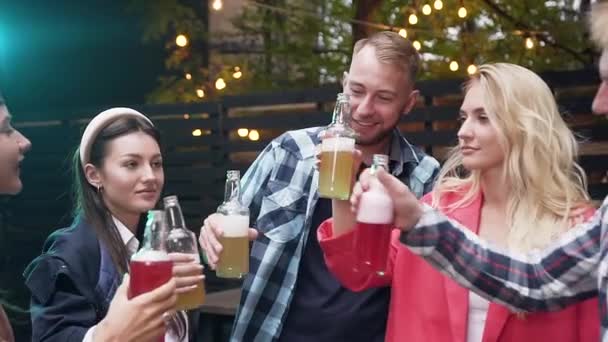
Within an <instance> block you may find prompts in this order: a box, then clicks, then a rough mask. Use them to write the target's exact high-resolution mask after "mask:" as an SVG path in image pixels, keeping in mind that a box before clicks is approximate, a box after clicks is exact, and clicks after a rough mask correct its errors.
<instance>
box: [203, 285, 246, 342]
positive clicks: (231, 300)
mask: <svg viewBox="0 0 608 342" xmlns="http://www.w3.org/2000/svg"><path fill="white" fill-rule="evenodd" d="M240 300H241V289H240V288H238V289H230V290H226V291H219V292H213V293H209V294H207V297H206V298H205V304H203V305H202V306H201V307H200V308H199V311H200V313H201V319H200V322H201V329H199V334H197V335H198V336H197V338H196V340H197V341H204V342H223V341H228V339H229V334H230V329H231V328H232V323H233V321H234V316H235V315H236V309H237V307H238V305H239V301H240Z"/></svg>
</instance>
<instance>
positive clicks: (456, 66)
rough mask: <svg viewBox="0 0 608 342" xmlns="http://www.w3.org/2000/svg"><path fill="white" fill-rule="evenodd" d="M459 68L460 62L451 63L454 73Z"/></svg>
mask: <svg viewBox="0 0 608 342" xmlns="http://www.w3.org/2000/svg"><path fill="white" fill-rule="evenodd" d="M458 67H459V66H458V62H456V61H451V62H450V70H452V71H458Z"/></svg>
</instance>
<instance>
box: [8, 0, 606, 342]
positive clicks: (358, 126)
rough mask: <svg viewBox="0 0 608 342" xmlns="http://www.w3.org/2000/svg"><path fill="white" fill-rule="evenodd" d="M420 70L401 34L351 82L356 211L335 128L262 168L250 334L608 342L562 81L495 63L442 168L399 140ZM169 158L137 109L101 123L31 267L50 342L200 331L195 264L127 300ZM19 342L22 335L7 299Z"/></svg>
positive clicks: (12, 180)
mask: <svg viewBox="0 0 608 342" xmlns="http://www.w3.org/2000/svg"><path fill="white" fill-rule="evenodd" d="M590 23H591V25H590V26H591V33H592V38H593V40H594V42H595V43H597V45H598V47H599V48H600V49H601V50H602V54H601V57H600V60H599V73H600V76H601V80H602V83H601V85H600V87H599V89H598V91H597V94H596V96H595V99H594V101H593V108H592V110H593V112H594V113H596V114H600V115H602V114H603V115H607V116H608V2H606V1H598V2H596V3H594V5H593V6H592V9H591V12H590ZM419 64H420V59H419V55H418V53H417V52H416V50H415V49H414V47H413V46H412V44H411V43H410V42H409V41H408V40H406V39H403V38H402V37H401V36H399V35H398V34H396V33H394V32H390V31H382V32H378V33H375V34H373V35H371V36H369V37H368V38H365V39H362V40H360V41H358V42H357V43H356V44H355V46H354V51H353V55H352V61H351V64H350V68H349V70H348V71H347V72H345V73H344V78H343V86H344V93H346V94H348V95H349V98H350V105H351V107H352V113H351V127H352V128H353V129H354V131H355V132H356V134H357V138H356V147H357V151H356V152H355V154H356V158H355V163H354V165H353V169H354V170H356V174H357V177H356V179H355V180H353V183H354V184H353V191H352V193H353V194H352V196H351V198H350V200H347V201H341V200H331V199H325V198H320V197H319V195H318V191H317V190H318V169H317V164H318V160H317V153H316V151H317V146H318V145H319V144H320V133H321V132H322V131H323V127H314V128H307V129H302V130H296V131H289V132H286V133H284V134H283V135H281V136H279V137H278V138H276V139H274V140H273V141H272V142H271V143H270V144H269V145H268V146H267V147H266V148H265V149H264V150H263V151H262V152H261V153H260V154H259V155H258V157H257V158H256V160H255V161H254V163H253V164H252V165H251V166H250V168H249V170H248V171H247V173H246V174H245V175H244V177H243V178H242V181H241V187H242V189H241V190H242V192H241V196H242V198H241V200H242V203H243V204H244V205H245V206H247V207H248V208H249V210H250V218H251V225H250V226H251V228H250V229H249V238H250V239H251V240H252V248H251V255H250V271H249V274H248V275H247V276H246V277H245V280H244V283H243V287H242V295H241V302H240V305H239V308H238V311H237V313H236V317H235V321H234V326H233V329H232V333H231V341H288V342H299V341H320V342H326V341H327V342H329V341H332V342H334V341H349V342H350V341H355V342H356V341H361V342H363V341H365V342H376V341H378V342H379V341H389V342H398V341H430V342H446V341H463V342H464V341H466V342H481V341H484V342H487V341H503V342H509V341H531V340H533V339H539V338H543V339H547V340H550V341H557V342H560V341H563V342H577V341H578V342H584V341H598V340H601V341H606V342H608V330H606V329H608V312H607V310H608V302H607V300H608V298H607V297H606V291H607V286H608V257H607V254H608V241H606V239H605V238H604V235H605V234H606V233H607V230H608V222H607V221H608V198H607V200H605V201H604V203H603V204H602V206H601V207H600V208H599V209H597V210H596V208H595V207H594V206H593V203H592V202H591V200H590V198H589V195H588V194H587V191H586V188H587V184H586V177H585V173H584V171H583V170H582V169H581V167H580V166H579V165H578V164H577V162H576V160H577V157H578V144H577V141H576V139H575V136H574V134H573V133H572V131H571V130H570V129H569V128H568V126H567V125H566V123H565V122H564V120H563V118H562V116H561V115H560V113H559V111H558V106H557V104H556V102H555V98H554V96H553V94H552V92H551V89H550V88H549V87H548V86H547V84H545V82H544V81H543V80H542V79H541V78H540V77H539V76H538V75H536V74H535V73H534V72H532V71H530V70H528V69H526V68H524V67H521V66H517V65H514V64H508V63H492V64H485V65H482V66H480V67H479V69H478V71H477V72H476V73H475V74H474V75H472V76H471V78H470V79H469V80H468V81H467V82H466V83H465V86H464V100H463V103H462V105H461V107H460V112H459V119H460V122H461V126H460V129H459V130H458V146H456V147H455V148H454V149H453V150H452V152H451V153H450V155H449V157H448V158H447V160H446V161H445V163H444V164H443V166H442V167H440V165H439V163H438V162H437V161H436V160H435V159H434V158H433V157H431V156H429V155H427V154H425V153H424V151H423V150H422V149H420V148H418V147H416V146H413V145H411V144H410V143H409V142H408V141H407V140H406V138H405V137H404V136H402V135H401V133H400V132H399V130H398V129H397V125H398V123H399V121H400V119H401V117H402V116H403V115H407V113H409V112H410V111H411V110H412V108H413V107H414V106H415V104H416V102H417V98H418V91H417V90H416V89H415V80H416V75H417V73H418V69H419ZM10 121H11V116H10V114H9V112H8V109H7V107H6V104H5V103H4V101H3V100H2V97H1V96H0V193H2V194H9V195H13V194H17V193H19V192H20V190H21V188H22V184H21V180H20V177H19V169H20V163H21V161H22V160H23V158H24V156H25V155H26V153H27V151H28V150H29V149H30V148H31V143H30V142H29V140H28V139H27V138H26V137H24V136H23V135H22V134H21V133H19V132H18V131H17V130H15V129H14V128H13V127H12V126H11V123H10ZM161 150H162V149H161V144H160V134H159V131H158V130H157V128H156V127H155V126H154V123H152V121H151V120H150V119H148V118H147V117H146V116H145V115H144V114H142V113H140V112H137V111H135V110H133V109H129V108H113V109H109V110H107V111H104V112H102V113H100V114H98V115H97V116H96V117H95V118H94V119H93V120H91V122H90V123H89V124H88V125H87V127H86V129H85V131H84V134H83V136H82V139H81V143H80V146H79V149H78V151H77V152H76V153H75V154H74V157H73V163H72V173H73V182H74V184H73V185H74V210H73V213H74V221H73V223H72V225H71V226H70V227H67V228H62V229H59V230H57V231H55V232H54V233H52V234H51V235H50V236H49V238H48V239H47V241H46V242H45V245H44V247H43V251H42V254H41V255H40V256H39V257H37V258H36V259H35V260H34V261H32V263H31V264H30V265H29V266H28V267H27V269H26V270H25V272H24V280H25V286H26V287H27V288H28V289H29V291H30V292H31V305H30V314H31V322H32V339H33V341H58V342H59V341H61V342H64V341H87V342H88V341H151V340H155V339H156V338H157V337H158V336H159V335H162V334H163V332H164V333H165V341H194V340H196V338H197V336H196V331H198V324H199V314H198V312H197V310H191V311H188V312H181V311H175V309H174V306H175V302H176V295H177V293H180V292H182V291H188V290H189V289H191V288H192V287H193V286H196V284H197V283H200V282H201V281H203V276H202V267H201V266H200V265H198V264H197V263H195V262H192V261H193V260H189V259H186V258H184V257H183V256H173V261H174V266H173V278H172V279H171V280H170V281H169V282H167V283H165V284H164V285H162V286H160V287H158V288H157V289H155V290H153V291H151V292H148V293H146V294H143V295H140V296H138V297H135V298H132V299H129V298H128V285H129V277H128V261H129V258H130V256H131V255H132V254H133V253H134V252H135V251H136V250H137V248H138V245H139V241H141V240H142V234H143V224H144V223H145V222H144V218H145V216H144V215H145V213H146V212H147V211H148V210H151V209H153V208H155V206H156V204H157V202H158V200H159V198H160V196H161V193H162V189H163V185H164V172H163V162H162V160H163V156H162V153H161ZM374 154H386V155H388V156H389V167H388V170H380V171H379V172H378V173H377V175H376V176H377V178H378V179H379V181H380V182H381V183H382V184H383V185H384V187H385V188H386V189H387V191H388V194H389V196H390V197H391V199H392V201H393V203H394V222H393V224H392V225H393V226H394V229H393V230H392V236H391V243H390V248H389V249H388V250H386V253H387V255H388V264H387V266H386V273H385V274H383V275H379V274H377V273H371V272H370V273H366V272H361V271H358V272H355V271H353V267H352V264H353V262H354V251H353V250H352V245H353V239H354V227H355V217H356V213H357V209H358V204H359V200H360V198H361V196H362V194H363V193H365V191H367V190H368V189H369V184H370V180H371V177H372V176H371V175H370V172H369V170H368V169H366V166H369V165H370V164H371V160H372V156H373V155H374ZM376 176H374V177H376ZM222 233H223V232H222V230H221V228H220V227H219V226H218V216H217V214H212V215H210V216H208V217H207V218H206V219H204V221H203V226H202V227H201V230H200V235H199V242H200V247H201V248H202V251H203V252H204V254H205V257H206V258H205V259H206V260H207V263H208V265H209V267H211V268H212V269H214V268H215V267H216V266H217V263H218V261H219V260H220V258H221V254H222V253H221V252H222V245H221V243H220V237H221V236H222ZM192 274H200V275H198V276H192ZM446 275H447V276H446ZM0 341H3V342H4V341H9V342H12V341H14V336H13V333H12V330H11V327H10V324H9V322H8V319H7V318H6V315H5V313H4V311H3V310H2V309H1V307H0Z"/></svg>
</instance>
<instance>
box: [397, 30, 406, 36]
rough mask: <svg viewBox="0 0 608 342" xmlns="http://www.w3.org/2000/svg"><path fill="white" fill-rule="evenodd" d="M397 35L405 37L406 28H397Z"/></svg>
mask: <svg viewBox="0 0 608 342" xmlns="http://www.w3.org/2000/svg"><path fill="white" fill-rule="evenodd" d="M399 35H400V36H401V37H403V38H407V30H406V29H401V30H399Z"/></svg>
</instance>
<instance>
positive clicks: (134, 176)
mask: <svg viewBox="0 0 608 342" xmlns="http://www.w3.org/2000/svg"><path fill="white" fill-rule="evenodd" d="M73 172H74V195H75V205H74V217H75V218H74V222H73V224H72V225H71V226H70V227H68V228H64V229H60V230H58V231H56V232H54V233H53V234H51V236H50V237H49V238H48V240H47V241H46V243H45V246H44V249H43V253H42V255H41V256H39V257H38V258H36V259H35V260H34V261H33V262H32V263H31V264H30V266H28V268H27V270H26V272H25V277H26V285H27V287H28V288H29V289H30V291H31V293H32V298H31V318H32V339H33V340H34V341H58V342H59V341H61V342H65V341H132V340H135V341H148V340H150V339H154V338H155V337H157V336H159V335H162V331H164V330H165V325H168V326H169V329H166V334H165V340H166V341H168V342H173V341H187V340H188V331H189V330H190V331H192V329H189V326H190V327H192V322H191V323H190V324H189V323H188V321H187V318H186V315H185V314H184V313H183V312H178V313H175V314H174V306H175V301H176V292H177V291H180V290H189V289H190V288H191V287H192V285H195V284H197V283H198V282H200V281H201V279H202V275H201V276H197V277H183V276H181V275H182V274H189V273H190V274H191V273H192V268H196V267H200V266H197V265H195V264H194V263H190V264H189V266H185V267H184V266H180V265H179V264H177V265H176V266H174V278H172V279H171V280H170V281H169V282H167V283H166V284H164V285H162V286H160V287H159V288H157V289H155V290H153V291H151V292H148V293H146V294H143V295H140V296H138V297H135V298H133V299H131V300H129V299H127V291H128V275H126V273H127V272H128V262H129V258H130V256H131V255H132V254H133V253H134V252H135V251H136V250H137V248H138V245H139V240H141V236H142V233H143V232H142V230H143V224H144V223H145V222H144V220H143V218H144V215H143V214H144V213H146V212H147V211H148V210H150V209H153V208H154V207H155V206H156V203H157V201H158V199H159V197H160V195H161V190H162V188H163V184H164V172H163V164H162V155H161V149H160V134H159V132H158V131H157V129H156V128H155V127H154V125H153V124H152V122H151V121H150V120H149V119H148V118H147V117H146V116H144V115H143V114H141V113H139V112H137V111H135V110H133V109H130V108H113V109H109V110H107V111H104V112H102V113H100V114H99V115H97V116H96V117H95V118H94V119H93V120H91V122H90V123H89V124H88V126H87V128H86V129H85V131H84V133H83V136H82V140H81V143H80V148H79V150H78V151H77V153H76V154H75V155H74V160H73ZM182 258H183V257H182ZM174 261H176V262H183V261H186V260H174ZM123 274H125V276H124V277H122V284H120V280H121V275H123ZM176 289H177V290H176Z"/></svg>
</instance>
